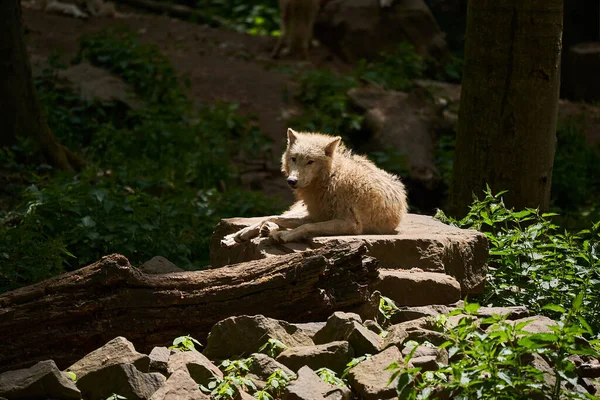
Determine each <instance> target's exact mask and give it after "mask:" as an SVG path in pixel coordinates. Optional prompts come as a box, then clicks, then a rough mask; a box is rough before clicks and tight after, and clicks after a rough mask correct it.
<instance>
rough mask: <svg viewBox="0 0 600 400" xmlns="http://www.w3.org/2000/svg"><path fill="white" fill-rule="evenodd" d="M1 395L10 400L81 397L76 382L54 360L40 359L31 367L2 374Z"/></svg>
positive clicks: (0, 381)
mask: <svg viewBox="0 0 600 400" xmlns="http://www.w3.org/2000/svg"><path fill="white" fill-rule="evenodd" d="M0 397H4V398H7V399H10V400H20V399H23V400H37V399H40V400H42V399H55V400H70V399H81V393H80V392H79V389H77V387H76V386H75V382H73V380H72V379H71V378H69V377H67V376H66V375H65V374H63V373H62V372H61V371H60V370H59V369H58V367H57V366H56V364H55V363H54V361H52V360H48V361H40V362H39V363H37V364H35V365H34V366H33V367H31V368H24V369H18V370H15V371H8V372H4V373H3V374H0Z"/></svg>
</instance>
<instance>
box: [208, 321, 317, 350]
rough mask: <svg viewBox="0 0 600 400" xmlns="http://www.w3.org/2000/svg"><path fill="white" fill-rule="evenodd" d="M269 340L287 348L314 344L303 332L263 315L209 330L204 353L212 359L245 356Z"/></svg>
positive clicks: (223, 324)
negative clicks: (278, 341)
mask: <svg viewBox="0 0 600 400" xmlns="http://www.w3.org/2000/svg"><path fill="white" fill-rule="evenodd" d="M242 338H243V340H242ZM269 338H272V339H277V340H280V341H281V342H283V344H285V345H286V346H288V347H294V346H311V345H313V344H314V343H313V341H312V339H311V338H310V336H309V335H307V334H306V333H305V332H304V331H303V330H301V329H300V328H298V327H296V326H294V325H292V324H289V323H287V322H285V321H280V320H276V319H272V318H267V317H265V316H262V315H255V316H248V315H241V316H238V317H230V318H226V319H224V320H222V321H220V322H218V323H216V324H215V325H214V326H213V327H212V329H211V330H210V334H209V335H208V341H207V343H206V348H205V349H204V351H203V354H204V355H205V356H206V357H208V358H210V359H211V360H216V359H220V360H224V359H227V358H239V357H248V356H249V355H250V354H252V353H256V352H257V351H258V349H259V348H260V347H261V346H262V345H264V344H265V343H267V341H268V339H269Z"/></svg>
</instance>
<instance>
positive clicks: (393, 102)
mask: <svg viewBox="0 0 600 400" xmlns="http://www.w3.org/2000/svg"><path fill="white" fill-rule="evenodd" d="M347 95H348V98H349V99H350V102H351V103H352V105H354V106H355V107H356V108H357V109H358V110H360V111H362V112H363V113H364V119H363V126H364V128H365V129H366V130H367V131H368V132H369V135H368V137H367V138H365V140H364V142H363V143H362V144H361V145H360V146H359V147H357V149H356V150H357V151H359V152H361V153H364V154H368V153H372V152H385V151H387V150H388V149H390V148H391V149H393V150H395V151H398V152H399V153H402V154H405V155H406V161H405V164H406V165H405V168H406V169H407V170H408V175H407V177H408V178H409V179H410V180H411V182H412V181H414V182H418V183H419V184H420V186H422V187H424V188H425V189H427V190H429V191H431V190H434V189H436V188H437V187H438V186H439V184H440V183H441V175H440V172H439V170H438V168H437V166H436V164H435V146H434V141H435V131H436V128H437V126H438V125H440V123H441V121H443V115H442V113H441V107H439V106H436V105H435V103H434V102H433V101H432V100H431V96H430V95H429V93H428V92H427V91H426V90H424V89H413V90H411V91H410V92H409V93H405V92H395V91H392V90H384V89H382V88H376V87H373V86H367V87H357V88H352V89H350V90H349V91H348V93H347ZM411 194H412V192H411Z"/></svg>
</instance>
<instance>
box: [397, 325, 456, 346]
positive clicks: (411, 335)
mask: <svg viewBox="0 0 600 400" xmlns="http://www.w3.org/2000/svg"><path fill="white" fill-rule="evenodd" d="M406 339H407V340H414V341H415V342H418V343H424V342H429V343H431V344H434V345H436V346H441V345H442V344H443V343H445V342H447V341H448V339H449V338H448V336H446V335H444V334H443V333H440V332H436V331H431V330H429V329H421V328H418V329H413V330H410V331H408V337H407V338H406Z"/></svg>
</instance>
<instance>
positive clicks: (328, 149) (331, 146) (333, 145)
mask: <svg viewBox="0 0 600 400" xmlns="http://www.w3.org/2000/svg"><path fill="white" fill-rule="evenodd" d="M341 140H342V137H341V136H336V137H335V138H333V140H331V142H329V143H328V144H327V146H325V155H327V156H328V157H331V156H332V155H333V153H334V152H335V149H337V147H338V144H340V141H341Z"/></svg>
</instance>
